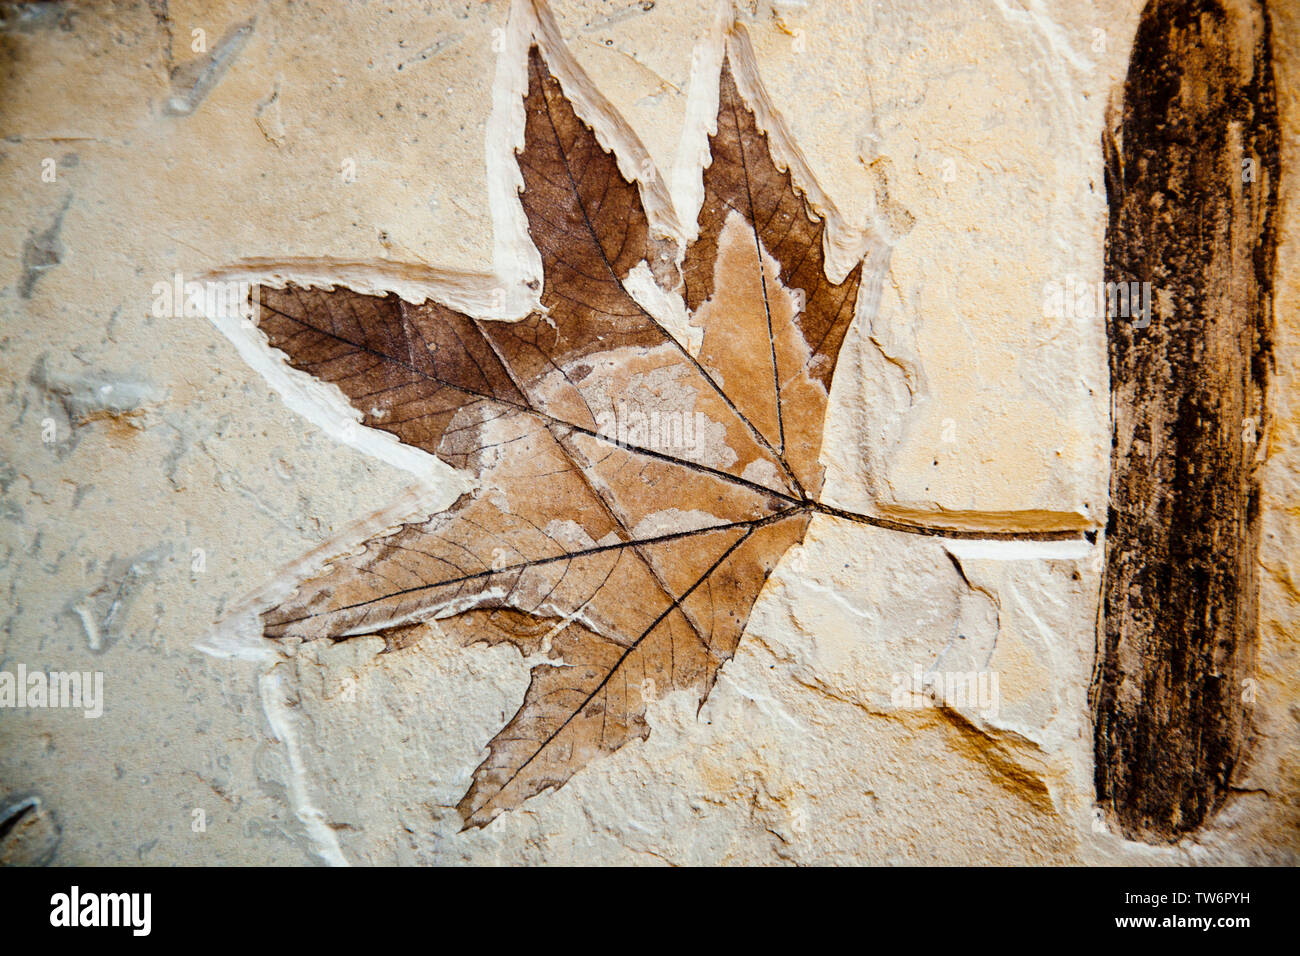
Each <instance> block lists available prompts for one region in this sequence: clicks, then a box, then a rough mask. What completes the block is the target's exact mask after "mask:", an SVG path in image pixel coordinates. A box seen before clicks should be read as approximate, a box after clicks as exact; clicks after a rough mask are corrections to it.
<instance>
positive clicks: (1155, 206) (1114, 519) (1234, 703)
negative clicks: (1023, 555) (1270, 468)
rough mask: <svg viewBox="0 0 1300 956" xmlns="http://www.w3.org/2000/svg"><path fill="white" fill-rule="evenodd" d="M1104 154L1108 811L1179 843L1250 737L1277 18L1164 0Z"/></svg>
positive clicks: (1259, 10)
mask: <svg viewBox="0 0 1300 956" xmlns="http://www.w3.org/2000/svg"><path fill="white" fill-rule="evenodd" d="M1118 132H1119V137H1118V142H1115V141H1113V140H1109V141H1108V144H1107V152H1108V170H1107V191H1108V194H1109V199H1110V223H1109V228H1108V233H1107V244H1106V278H1107V281H1110V282H1116V283H1120V282H1123V283H1128V282H1150V283H1151V287H1152V289H1153V290H1154V291H1153V295H1152V310H1151V313H1150V316H1149V324H1148V323H1147V321H1146V319H1145V318H1143V317H1138V318H1137V320H1135V319H1133V318H1126V317H1120V316H1111V317H1110V318H1108V320H1107V328H1108V333H1109V342H1110V374H1111V403H1112V415H1113V426H1114V434H1113V459H1112V472H1111V486H1110V490H1111V508H1110V515H1109V521H1108V526H1107V533H1106V570H1105V575H1104V582H1103V591H1102V614H1101V622H1100V623H1101V626H1100V631H1101V633H1100V635H1099V638H1100V640H1099V645H1100V646H1099V659H1098V671H1097V675H1096V679H1095V681H1094V688H1093V706H1094V710H1095V721H1096V741H1095V744H1096V747H1095V750H1096V787H1097V796H1098V801H1099V802H1100V803H1101V804H1102V805H1103V806H1104V807H1106V808H1107V810H1108V812H1109V815H1110V816H1111V818H1112V819H1113V821H1114V822H1116V823H1117V824H1118V826H1119V828H1120V829H1121V830H1122V831H1123V832H1124V834H1125V835H1126V836H1128V837H1130V838H1132V839H1140V840H1145V841H1148V842H1173V841H1176V840H1178V839H1179V838H1181V837H1182V836H1183V835H1185V834H1187V833H1189V832H1190V831H1192V830H1194V829H1196V828H1197V827H1199V826H1200V825H1201V824H1202V823H1204V822H1205V820H1206V819H1207V818H1208V816H1209V815H1210V814H1212V813H1213V812H1214V811H1215V809H1216V808H1217V807H1219V806H1220V805H1221V803H1222V802H1223V800H1224V797H1225V795H1226V793H1227V791H1228V788H1229V785H1230V780H1231V777H1232V774H1233V771H1234V768H1236V767H1237V766H1238V764H1239V762H1240V760H1241V757H1242V752H1243V746H1244V743H1245V740H1246V738H1247V735H1248V732H1249V715H1250V702H1251V700H1252V694H1251V686H1250V684H1249V683H1248V678H1249V676H1250V673H1251V669H1252V667H1253V656H1254V648H1255V642H1256V627H1257V615H1258V573H1257V565H1256V553H1257V546H1258V538H1259V489H1258V483H1257V480H1256V467H1257V464H1258V461H1259V460H1260V459H1261V457H1262V456H1261V455H1260V454H1259V451H1258V449H1259V444H1258V441H1257V438H1258V436H1261V435H1263V434H1264V431H1265V427H1264V422H1263V416H1264V414H1265V386H1266V374H1267V370H1268V364H1269V361H1270V357H1269V356H1270V352H1269V326H1270V320H1271V309H1272V271H1273V261H1274V249H1275V237H1274V224H1273V220H1274V210H1275V206H1276V196H1277V185H1278V172H1279V171H1278V159H1277V156H1278V130H1277V113H1276V107H1275V101H1274V90H1273V77H1272V63H1271V50H1270V39H1269V28H1268V18H1267V13H1266V11H1265V10H1264V8H1263V7H1262V6H1261V5H1260V4H1257V3H1251V2H1246V0H1231V2H1218V0H1153V2H1151V3H1149V4H1148V5H1147V7H1146V9H1145V10H1144V12H1143V14H1142V18H1141V23H1140V26H1139V28H1138V33H1137V39H1136V41H1135V44H1134V48H1133V53H1132V57H1131V61H1130V64H1129V72H1128V77H1127V81H1126V85H1125V90H1124V105H1123V112H1122V117H1120V118H1119V130H1118Z"/></svg>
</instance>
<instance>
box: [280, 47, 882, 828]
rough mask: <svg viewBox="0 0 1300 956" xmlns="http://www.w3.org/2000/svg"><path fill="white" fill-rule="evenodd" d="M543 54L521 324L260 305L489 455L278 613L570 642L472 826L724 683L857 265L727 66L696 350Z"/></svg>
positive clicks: (531, 87) (799, 516)
mask: <svg viewBox="0 0 1300 956" xmlns="http://www.w3.org/2000/svg"><path fill="white" fill-rule="evenodd" d="M528 70H529V83H528V93H527V97H526V100H525V107H526V126H525V148H524V150H523V152H522V153H520V154H519V157H518V158H519V166H520V169H521V172H522V174H523V181H524V189H523V192H522V194H521V199H522V202H523V207H524V210H525V212H526V214H527V218H528V225H529V232H530V234H531V236H532V239H533V242H534V243H535V244H536V246H537V248H538V251H539V252H540V253H541V257H542V264H543V269H544V276H545V278H544V283H543V288H542V292H541V305H542V309H543V311H541V312H538V313H537V314H534V315H530V316H528V317H527V318H525V319H523V320H521V321H517V322H499V321H488V320H477V319H474V318H471V317H469V316H466V315H463V314H461V313H459V312H456V311H454V310H452V309H450V308H446V307H444V306H441V305H437V304H433V303H427V304H423V305H410V304H408V303H406V302H404V301H402V300H401V299H399V298H398V297H397V296H396V295H389V296H387V297H384V298H380V297H376V296H368V295H362V294H359V293H355V292H350V291H346V290H331V291H321V290H311V289H303V288H299V287H295V286H293V285H290V286H288V287H286V288H285V289H283V290H276V289H266V288H264V289H262V290H261V320H260V326H261V328H262V330H263V331H264V332H265V333H266V335H267V337H268V338H269V340H270V342H271V344H272V345H273V346H275V347H276V348H278V349H281V350H282V351H283V352H284V353H285V354H286V355H287V356H288V359H289V362H290V363H291V364H292V365H294V366H295V367H297V368H299V369H301V370H303V371H306V372H309V373H311V374H312V375H314V376H317V377H318V378H320V379H322V380H324V381H327V382H332V383H334V384H335V385H337V386H338V387H339V388H340V389H342V391H343V392H344V394H346V395H347V396H348V398H349V399H350V400H351V401H352V403H353V404H354V405H355V406H356V407H357V408H358V409H360V410H361V411H362V412H363V413H364V416H365V417H364V421H365V424H367V425H370V426H373V427H375V428H381V429H384V430H386V431H388V432H391V433H392V434H394V435H396V436H397V437H398V438H399V439H400V440H401V441H403V442H405V443H408V444H410V445H414V446H416V447H418V448H421V449H424V450H425V451H428V452H430V453H432V454H434V455H437V456H438V457H439V458H440V459H442V460H443V461H445V462H447V463H448V464H450V465H453V466H455V467H457V468H461V469H465V470H467V471H469V472H471V473H473V474H474V475H475V476H477V477H478V478H479V479H480V485H479V487H478V489H477V490H476V491H475V492H474V493H472V494H468V495H465V496H464V497H462V498H461V499H460V500H459V501H457V502H456V503H455V505H454V506H453V507H452V508H451V509H450V510H448V511H446V512H444V513H441V514H438V515H436V516H434V517H432V518H430V519H429V520H428V521H425V522H423V523H419V524H408V525H405V526H403V527H402V528H401V530H400V531H398V532H397V533H396V534H393V535H391V536H387V537H381V538H377V539H375V540H373V541H371V542H370V543H369V544H368V545H367V546H366V547H365V549H364V551H363V552H362V553H359V554H356V555H353V556H350V557H347V558H343V559H341V560H339V561H336V562H335V563H334V565H333V567H332V568H331V569H330V571H329V572H328V573H325V574H323V575H320V576H319V577H317V578H315V579H312V580H308V581H306V582H304V583H303V584H302V585H301V586H300V587H299V589H298V591H297V592H296V593H295V594H294V595H293V596H292V597H291V598H290V599H288V600H286V601H285V602H284V603H282V604H280V605H279V606H277V607H275V608H273V609H271V610H269V611H267V612H266V613H265V614H264V615H263V624H264V628H265V633H266V635H267V636H268V637H270V638H281V639H282V638H301V639H304V640H314V639H320V638H330V639H332V640H342V639H344V638H347V637H350V636H354V635H361V634H374V633H377V632H389V634H390V641H393V642H396V643H401V642H402V641H403V638H404V635H403V634H402V633H394V632H393V630H392V629H397V628H402V627H403V626H405V625H410V624H412V623H413V622H420V621H425V620H429V619H433V618H440V619H447V618H449V617H453V618H454V620H450V621H448V620H444V621H443V626H444V629H451V630H454V631H459V632H460V633H462V634H463V635H465V636H467V637H468V638H469V639H471V640H481V641H488V642H498V641H510V642H513V643H515V644H516V645H518V646H519V647H520V648H521V649H522V650H524V651H525V652H526V653H535V652H538V651H545V653H546V654H547V656H548V657H549V658H550V660H551V661H553V663H547V664H542V665H539V666H537V667H535V668H534V669H533V673H532V683H531V686H530V687H529V688H528V691H527V694H526V695H525V697H524V701H523V704H522V706H521V707H520V708H519V711H518V713H516V714H515V716H514V718H513V719H512V720H511V721H510V722H509V723H508V724H507V725H506V726H505V727H504V728H503V729H502V730H501V732H500V733H499V734H498V735H497V736H496V738H495V739H493V740H492V742H491V744H490V746H489V751H490V752H489V755H488V757H487V759H486V760H484V761H483V763H482V765H481V766H480V767H479V768H478V770H477V772H476V773H475V775H474V783H473V786H472V787H471V788H470V790H469V792H468V793H466V794H465V797H464V799H463V800H462V801H461V803H460V811H461V814H462V816H463V818H464V820H465V822H466V823H467V824H468V825H483V824H485V823H487V822H488V821H490V820H491V819H492V817H493V816H494V815H495V814H496V813H497V812H499V811H500V810H502V809H509V808H511V807H514V806H517V805H518V804H519V803H520V802H521V801H523V800H525V799H527V798H528V797H531V796H533V795H534V794H536V793H538V792H539V791H541V790H543V789H545V788H547V787H558V786H560V785H562V784H563V783H564V782H565V781H566V780H568V779H569V777H571V776H572V775H573V774H574V773H575V772H576V771H577V770H579V769H580V768H581V767H582V766H584V765H585V764H586V763H588V762H589V761H590V760H592V759H593V758H594V757H597V756H599V755H601V754H606V753H610V752H612V751H614V750H616V749H617V748H619V747H621V746H623V745H624V744H625V743H627V742H628V741H630V740H633V739H636V738H644V737H646V736H647V735H648V734H649V728H648V726H647V724H646V719H645V710H646V703H647V701H648V700H651V699H654V698H656V697H660V696H663V695H665V694H668V693H671V692H673V691H680V690H689V691H690V692H692V693H693V694H695V695H698V699H699V701H700V703H703V701H704V699H705V698H706V697H707V695H708V693H709V690H710V688H712V686H713V683H714V681H715V680H716V678H717V674H718V668H719V667H720V666H721V665H722V664H723V663H724V662H726V661H727V660H729V659H730V658H731V656H732V655H733V654H734V653H735V650H736V646H737V644H738V642H739V641H740V637H741V634H742V632H743V631H744V629H745V623H746V621H747V619H748V617H749V613H750V609H751V608H752V607H753V605H754V602H755V600H756V599H757V597H758V594H759V591H760V589H761V588H762V587H763V583H764V581H766V579H767V577H768V575H769V574H770V573H771V571H772V569H773V568H774V567H775V566H776V563H777V561H778V560H779V559H780V557H781V555H782V554H783V553H784V552H785V550H786V549H787V548H789V547H790V546H791V545H792V544H795V543H796V542H798V541H799V540H801V539H802V537H803V534H804V531H805V529H806V528H807V526H808V521H809V518H810V515H811V510H812V509H811V506H810V502H809V496H810V495H815V494H816V492H817V491H818V490H819V489H820V486H821V475H822V468H821V466H820V465H819V464H818V453H819V451H820V447H821V437H822V420H823V416H824V414H825V410H826V400H827V393H828V390H829V387H830V383H831V377H832V375H833V374H834V372H835V364H836V359H837V356H838V354H839V350H840V345H841V343H842V342H843V341H844V336H845V332H846V331H847V329H848V326H849V322H850V320H851V319H852V316H853V308H854V303H855V299H856V295H857V290H858V284H859V278H860V270H861V267H860V266H859V267H858V268H857V269H855V270H854V271H853V272H852V274H850V275H849V276H848V278H847V279H846V280H845V281H843V282H840V283H838V284H837V283H832V282H830V281H829V280H828V279H827V277H826V272H825V268H824V263H823V249H822V233H823V229H824V225H823V223H822V221H821V220H820V219H818V218H816V217H815V216H814V215H813V214H812V212H811V210H810V209H809V208H808V206H807V204H806V203H805V201H804V198H803V196H802V194H801V193H800V192H799V191H798V190H796V188H795V187H794V185H793V183H792V182H791V179H790V176H789V174H788V173H787V172H784V171H782V170H780V169H779V168H778V167H777V165H776V164H775V162H774V161H773V158H772V155H771V152H770V150H769V147H768V142H767V137H766V135H765V134H764V133H763V131H761V130H760V129H759V127H758V125H757V123H756V121H755V117H754V114H753V112H752V111H751V110H750V108H749V107H748V106H747V105H746V103H745V102H744V101H743V100H742V98H741V96H740V94H739V92H738V91H737V88H736V85H735V82H734V80H733V78H732V74H731V70H730V67H729V64H727V65H724V68H723V72H722V78H721V89H720V97H719V100H720V108H719V115H718V126H717V133H716V134H715V135H714V136H713V137H712V138H711V140H710V145H711V147H712V156H713V160H712V163H711V165H710V166H709V167H708V169H707V170H706V172H705V177H704V185H705V198H704V204H703V208H702V210H701V212H700V220H699V225H700V230H699V238H698V239H697V240H696V241H694V242H693V243H691V244H690V246H689V247H688V249H687V250H686V253H685V258H684V261H683V263H682V271H683V277H684V291H685V297H686V302H687V306H688V308H689V309H690V313H691V320H692V324H693V325H695V326H696V327H697V328H699V329H701V330H702V332H703V339H702V342H701V344H700V348H699V354H698V356H692V355H691V354H690V352H689V351H688V350H687V349H686V348H684V347H683V346H682V345H681V344H679V342H678V341H677V340H676V339H675V338H674V337H673V336H672V335H671V334H669V333H668V332H667V331H666V330H665V329H664V328H663V327H662V326H661V325H660V323H659V322H658V321H656V319H655V318H654V317H652V316H651V315H650V314H649V313H648V312H647V311H646V310H645V309H643V308H642V307H641V306H639V305H638V304H637V302H636V301H635V300H634V299H633V298H632V296H631V295H629V293H628V291H627V289H626V288H625V280H626V279H627V277H628V274H629V272H631V270H632V269H633V268H634V267H636V266H637V265H638V264H639V263H641V262H643V261H650V260H653V259H654V258H655V256H656V254H657V252H658V250H657V249H656V241H655V238H654V237H653V236H652V235H651V232H650V229H649V224H648V220H647V216H646V213H645V211H644V209H643V207H642V201H641V197H640V195H639V192H638V188H637V185H636V183H635V182H629V181H628V180H626V179H624V178H623V176H622V175H621V174H620V172H619V169H618V166H617V163H616V160H615V158H614V156H613V155H611V154H610V153H608V152H606V151H605V150H604V149H602V148H601V146H600V145H599V144H598V142H597V140H596V137H595V136H594V135H593V133H592V130H591V129H590V128H589V127H588V126H587V125H586V124H584V122H583V121H582V119H580V118H579V117H578V116H577V115H576V114H575V112H574V109H573V107H572V106H571V105H570V103H569V101H568V100H567V99H566V97H565V95H564V92H563V90H562V89H561V87H560V84H559V82H558V81H557V80H556V79H555V78H554V77H553V76H552V75H551V74H550V72H549V71H548V69H547V65H546V62H545V60H544V59H543V58H542V56H541V54H540V53H539V51H538V49H537V48H536V47H533V48H532V49H531V51H530V54H529V64H528ZM801 307H802V308H801ZM539 620H540V622H541V626H539Z"/></svg>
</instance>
